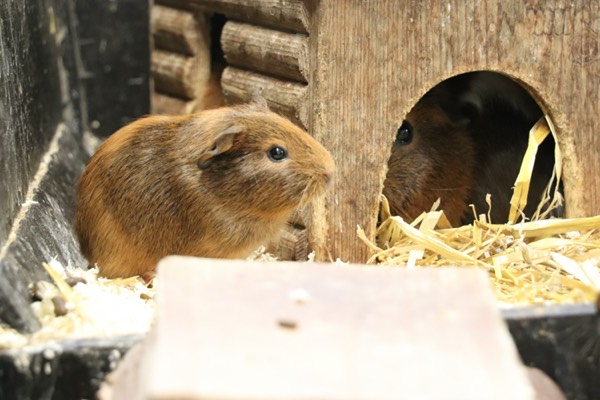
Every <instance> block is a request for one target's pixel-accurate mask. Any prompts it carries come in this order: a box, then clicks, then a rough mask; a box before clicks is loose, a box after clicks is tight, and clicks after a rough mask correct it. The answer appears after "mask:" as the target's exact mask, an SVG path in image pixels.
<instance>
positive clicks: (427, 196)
mask: <svg viewBox="0 0 600 400" xmlns="http://www.w3.org/2000/svg"><path fill="white" fill-rule="evenodd" d="M542 117H543V111H542V109H541V108H540V106H539V105H538V104H537V102H536V101H535V100H534V99H533V98H532V97H531V95H530V94H529V93H528V92H527V90H525V89H524V88H523V87H522V86H521V85H519V84H518V83H517V82H515V81H514V80H512V79H511V78H509V77H507V76H505V75H502V74H500V73H496V72H491V71H477V72H470V73H466V74H462V75H457V76H455V77H452V78H449V79H447V80H445V81H443V82H441V83H440V84H438V85H437V86H435V87H433V88H432V89H431V90H430V91H429V92H427V93H426V94H425V95H424V96H423V97H422V98H421V99H420V100H419V101H418V102H417V104H416V105H415V106H414V107H413V108H412V109H411V111H410V112H409V113H408V115H406V117H405V118H404V120H403V121H402V123H401V126H400V127H399V128H398V131H397V135H396V140H395V142H394V144H393V148H392V154H391V157H390V160H389V163H388V167H389V169H388V174H387V177H386V180H385V182H384V190H383V194H384V195H385V196H386V197H387V198H388V200H389V203H390V207H391V211H392V214H393V215H399V216H401V217H403V218H404V219H405V220H407V221H412V220H413V219H414V218H416V217H418V216H419V215H420V214H421V213H423V212H426V211H429V210H430V209H431V207H432V205H433V204H434V202H435V201H437V200H438V199H440V200H441V203H440V207H439V208H440V209H442V210H444V213H445V214H446V216H447V218H448V220H449V221H450V223H451V224H452V225H453V226H457V225H461V224H468V223H471V222H472V221H473V219H474V218H475V215H474V213H473V210H472V209H471V207H470V206H469V205H470V204H473V205H474V207H475V210H476V213H477V214H478V215H479V214H487V215H489V217H490V219H491V222H493V223H505V222H507V220H508V214H509V209H510V199H511V196H512V193H513V186H514V184H515V179H516V177H517V175H518V173H519V169H520V166H521V162H522V160H523V156H524V154H525V150H526V149H527V144H528V138H529V131H530V129H531V128H532V127H533V126H534V125H535V124H536V122H537V121H538V120H540V118H542ZM554 145H555V143H554V140H553V138H552V136H551V135H549V136H548V137H547V138H546V140H544V142H543V143H542V144H541V145H540V147H539V149H538V151H537V155H536V161H535V166H534V169H533V173H532V175H531V185H530V188H529V195H528V198H527V206H526V208H525V209H524V210H522V211H523V214H524V215H525V217H527V218H531V217H532V216H533V215H534V213H535V211H536V209H537V207H538V204H539V203H540V199H541V197H542V195H543V193H544V191H545V189H546V187H547V185H548V182H549V181H550V179H551V176H552V171H553V169H554ZM488 193H489V194H490V195H491V208H490V207H489V205H488V203H487V201H486V195H487V194H488ZM552 213H553V215H555V216H562V208H556V209H554V210H553V211H552Z"/></svg>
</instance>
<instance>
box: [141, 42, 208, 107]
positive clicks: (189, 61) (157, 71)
mask: <svg viewBox="0 0 600 400" xmlns="http://www.w3.org/2000/svg"><path fill="white" fill-rule="evenodd" d="M152 76H153V78H154V85H155V90H157V91H159V92H163V93H167V94H171V95H174V96H176V97H181V98H184V99H193V98H195V97H197V94H198V91H199V90H201V88H202V85H203V84H204V83H205V82H206V81H207V80H208V79H209V77H210V60H199V59H197V58H196V57H187V56H184V55H181V54H177V53H171V52H167V51H163V50H154V51H153V52H152Z"/></svg>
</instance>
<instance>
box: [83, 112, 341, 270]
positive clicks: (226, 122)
mask: <svg viewBox="0 0 600 400" xmlns="http://www.w3.org/2000/svg"><path fill="white" fill-rule="evenodd" d="M232 132H233V133H232ZM273 145H280V146H282V147H285V148H286V149H287V150H288V154H289V158H288V159H286V160H284V161H280V162H273V161H271V160H269V158H268V157H267V151H268V150H269V149H270V148H271V147H272V146H273ZM200 160H201V161H203V162H204V165H203V167H204V169H201V168H199V167H198V162H199V161H200ZM333 173H334V162H333V159H332V158H331V155H330V154H329V152H328V151H327V150H325V149H324V148H323V147H322V146H321V145H320V144H319V143H317V142H316V141H315V140H314V139H313V138H312V137H310V136H309V135H308V134H306V133H305V132H304V131H302V130H301V129H299V128H298V127H296V126H295V125H293V124H292V123H291V122H289V121H288V120H286V119H284V118H282V117H280V116H278V115H276V114H274V113H272V112H270V111H268V110H267V109H266V108H265V107H261V106H259V105H247V106H238V107H224V108H219V109H216V110H209V111H203V112H200V113H198V114H194V115H190V116H178V117H167V116H151V117H147V118H143V119H140V120H138V121H136V122H134V123H132V124H130V125H127V126H125V127H124V128H122V129H121V130H119V131H117V132H116V133H115V134H113V135H112V136H111V137H110V138H109V139H107V140H106V142H105V143H104V144H103V145H102V146H101V147H100V148H99V149H98V151H97V153H96V154H95V155H94V156H93V157H92V159H91V161H90V163H89V165H88V166H87V168H86V170H85V171H84V173H83V175H82V177H81V180H80V183H79V194H78V203H79V204H78V209H77V213H76V220H75V231H76V233H77V236H78V238H79V241H80V244H81V250H82V252H83V254H84V255H85V256H86V258H87V259H88V261H89V262H90V264H97V265H98V266H99V268H100V272H101V274H102V275H103V276H107V277H126V276H132V275H141V274H144V273H146V272H149V271H153V270H154V268H155V265H156V263H157V261H158V260H159V259H161V258H162V257H164V256H167V255H169V254H180V255H192V256H204V257H221V258H238V257H244V256H246V255H248V254H249V253H250V252H251V251H252V250H254V249H255V248H256V247H257V246H259V245H260V244H262V243H267V242H269V241H270V240H272V239H274V238H276V237H277V235H278V234H279V232H280V231H281V229H282V228H283V227H284V225H285V224H286V222H287V220H288V218H289V216H290V215H291V214H292V213H293V212H294V210H295V209H296V208H297V207H298V206H299V205H300V204H301V203H304V202H307V201H309V200H310V199H311V198H313V197H314V196H317V195H319V194H320V193H322V192H323V190H324V188H325V186H326V185H327V183H328V181H329V180H330V179H331V176H332V174H333Z"/></svg>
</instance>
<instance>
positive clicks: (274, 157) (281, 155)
mask: <svg viewBox="0 0 600 400" xmlns="http://www.w3.org/2000/svg"><path fill="white" fill-rule="evenodd" d="M267 156H268V157H269V160H271V161H273V162H277V161H281V160H285V159H286V158H287V156H288V153H287V150H286V149H284V148H283V147H281V146H273V147H271V148H270V149H269V151H267Z"/></svg>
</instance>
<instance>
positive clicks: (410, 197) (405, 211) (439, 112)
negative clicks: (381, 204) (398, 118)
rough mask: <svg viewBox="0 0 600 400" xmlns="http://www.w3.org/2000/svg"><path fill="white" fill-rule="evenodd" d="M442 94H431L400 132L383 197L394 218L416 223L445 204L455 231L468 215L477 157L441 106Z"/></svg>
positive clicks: (462, 129) (462, 130)
mask: <svg viewBox="0 0 600 400" xmlns="http://www.w3.org/2000/svg"><path fill="white" fill-rule="evenodd" d="M442 95H443V93H437V92H436V91H435V90H433V91H430V92H429V93H427V94H426V95H425V96H424V97H423V98H422V99H421V100H419V102H418V103H417V104H416V105H415V106H414V107H413V109H412V110H411V111H410V112H409V113H408V115H407V116H406V119H405V120H404V122H403V123H402V126H401V127H400V128H399V129H398V133H397V135H396V140H395V142H394V145H393V147H392V154H391V156H390V160H389V162H388V173H387V177H386V180H385V182H384V189H383V194H384V195H385V196H386V197H387V199H388V200H389V203H390V208H391V212H392V215H399V216H401V217H403V218H404V219H406V220H407V221H412V220H413V219H415V218H416V217H417V216H419V215H420V214H421V213H422V212H424V211H429V210H430V209H431V206H432V205H433V203H434V202H435V201H436V200H437V199H438V198H439V199H441V205H440V209H442V210H444V213H445V214H446V216H447V218H448V220H449V221H450V223H451V224H452V225H453V226H456V225H459V224H460V221H461V218H462V217H463V216H464V215H465V214H466V213H467V209H468V207H467V199H468V197H469V194H470V191H471V186H472V184H473V164H474V161H475V153H474V149H473V143H472V140H471V138H470V136H469V135H468V133H467V132H466V131H465V129H464V127H463V126H462V122H461V121H453V120H451V119H450V118H449V117H448V115H447V114H446V112H444V110H443V109H442V107H440V105H439V104H438V100H437V99H439V98H440V96H442Z"/></svg>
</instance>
